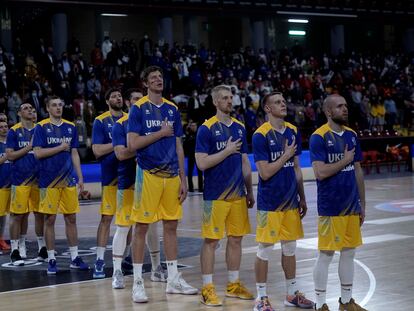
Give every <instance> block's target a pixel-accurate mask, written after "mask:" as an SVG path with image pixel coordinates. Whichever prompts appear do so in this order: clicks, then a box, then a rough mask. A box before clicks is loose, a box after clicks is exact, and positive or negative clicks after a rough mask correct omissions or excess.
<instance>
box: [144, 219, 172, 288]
mask: <svg viewBox="0 0 414 311" xmlns="http://www.w3.org/2000/svg"><path fill="white" fill-rule="evenodd" d="M146 243H147V247H148V251H149V254H150V257H151V281H153V282H167V277H168V275H167V272H166V271H164V269H163V267H162V266H161V258H160V257H161V256H160V255H161V252H160V235H159V233H158V223H157V222H155V223H153V224H150V225H149V228H148V232H147V237H146Z"/></svg>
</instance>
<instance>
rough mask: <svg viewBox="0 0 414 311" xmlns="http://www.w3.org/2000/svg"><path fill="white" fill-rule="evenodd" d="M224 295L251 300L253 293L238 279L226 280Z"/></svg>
mask: <svg viewBox="0 0 414 311" xmlns="http://www.w3.org/2000/svg"><path fill="white" fill-rule="evenodd" d="M226 296H227V297H232V298H240V299H244V300H252V299H254V297H253V295H252V294H251V293H250V292H249V290H248V289H247V288H246V287H245V286H244V285H243V283H242V282H240V280H238V281H236V282H228V283H227V289H226Z"/></svg>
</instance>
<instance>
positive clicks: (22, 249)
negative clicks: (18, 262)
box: [19, 245, 27, 259]
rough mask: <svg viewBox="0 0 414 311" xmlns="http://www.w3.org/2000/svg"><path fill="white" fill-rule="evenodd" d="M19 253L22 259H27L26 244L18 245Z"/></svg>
mask: <svg viewBox="0 0 414 311" xmlns="http://www.w3.org/2000/svg"><path fill="white" fill-rule="evenodd" d="M19 253H20V256H21V257H22V258H23V259H27V251H26V245H19Z"/></svg>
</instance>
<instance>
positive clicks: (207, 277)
mask: <svg viewBox="0 0 414 311" xmlns="http://www.w3.org/2000/svg"><path fill="white" fill-rule="evenodd" d="M207 284H213V275H212V274H203V286H206V285H207Z"/></svg>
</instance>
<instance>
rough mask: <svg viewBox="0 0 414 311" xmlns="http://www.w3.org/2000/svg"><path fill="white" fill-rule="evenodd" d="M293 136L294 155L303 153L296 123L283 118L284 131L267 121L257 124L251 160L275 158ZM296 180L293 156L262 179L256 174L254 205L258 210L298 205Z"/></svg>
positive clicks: (269, 160)
mask: <svg viewBox="0 0 414 311" xmlns="http://www.w3.org/2000/svg"><path fill="white" fill-rule="evenodd" d="M293 139H295V143H296V145H297V150H296V154H295V155H296V156H298V155H300V154H301V153H302V149H301V137H300V134H299V132H298V130H297V128H296V126H294V125H292V124H290V123H288V122H285V128H284V131H283V132H282V133H281V132H278V131H276V130H275V129H273V127H272V125H271V124H270V123H269V122H266V123H264V124H263V125H262V126H260V127H259V128H258V129H257V130H256V132H255V133H254V134H253V154H254V161H255V162H258V161H267V162H268V163H272V162H275V161H277V160H278V159H279V158H280V157H281V156H282V155H283V152H284V148H285V144H286V141H287V142H288V144H291V143H292V141H293ZM298 206H299V200H298V183H297V181H296V174H295V167H294V157H292V158H291V159H289V160H288V161H287V162H286V163H285V165H284V166H283V167H282V168H281V169H280V170H279V171H278V172H276V174H274V175H273V176H272V177H270V178H269V179H268V180H263V179H262V178H261V177H260V175H259V185H258V189H257V209H258V210H261V211H272V212H273V211H285V210H288V209H294V208H298Z"/></svg>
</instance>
